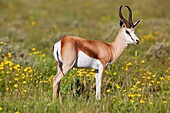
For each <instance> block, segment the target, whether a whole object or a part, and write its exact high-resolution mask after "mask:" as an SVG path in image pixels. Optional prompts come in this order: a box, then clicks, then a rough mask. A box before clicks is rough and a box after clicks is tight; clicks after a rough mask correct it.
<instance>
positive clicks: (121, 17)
mask: <svg viewBox="0 0 170 113" xmlns="http://www.w3.org/2000/svg"><path fill="white" fill-rule="evenodd" d="M119 17H120V19H122V20H123V22H124V23H125V24H126V26H127V27H128V28H130V26H131V25H130V23H129V22H128V21H127V20H126V19H125V18H124V17H123V15H122V5H121V6H120V8H119Z"/></svg>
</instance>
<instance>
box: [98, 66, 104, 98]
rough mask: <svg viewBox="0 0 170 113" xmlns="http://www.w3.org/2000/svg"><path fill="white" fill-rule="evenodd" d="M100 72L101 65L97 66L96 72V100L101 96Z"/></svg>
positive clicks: (101, 72) (101, 71)
mask: <svg viewBox="0 0 170 113" xmlns="http://www.w3.org/2000/svg"><path fill="white" fill-rule="evenodd" d="M102 74H103V66H101V67H99V71H98V73H96V100H100V97H101V85H102Z"/></svg>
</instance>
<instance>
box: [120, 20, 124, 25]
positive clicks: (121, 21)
mask: <svg viewBox="0 0 170 113" xmlns="http://www.w3.org/2000/svg"><path fill="white" fill-rule="evenodd" d="M120 27H125V23H124V21H123V20H122V19H120Z"/></svg>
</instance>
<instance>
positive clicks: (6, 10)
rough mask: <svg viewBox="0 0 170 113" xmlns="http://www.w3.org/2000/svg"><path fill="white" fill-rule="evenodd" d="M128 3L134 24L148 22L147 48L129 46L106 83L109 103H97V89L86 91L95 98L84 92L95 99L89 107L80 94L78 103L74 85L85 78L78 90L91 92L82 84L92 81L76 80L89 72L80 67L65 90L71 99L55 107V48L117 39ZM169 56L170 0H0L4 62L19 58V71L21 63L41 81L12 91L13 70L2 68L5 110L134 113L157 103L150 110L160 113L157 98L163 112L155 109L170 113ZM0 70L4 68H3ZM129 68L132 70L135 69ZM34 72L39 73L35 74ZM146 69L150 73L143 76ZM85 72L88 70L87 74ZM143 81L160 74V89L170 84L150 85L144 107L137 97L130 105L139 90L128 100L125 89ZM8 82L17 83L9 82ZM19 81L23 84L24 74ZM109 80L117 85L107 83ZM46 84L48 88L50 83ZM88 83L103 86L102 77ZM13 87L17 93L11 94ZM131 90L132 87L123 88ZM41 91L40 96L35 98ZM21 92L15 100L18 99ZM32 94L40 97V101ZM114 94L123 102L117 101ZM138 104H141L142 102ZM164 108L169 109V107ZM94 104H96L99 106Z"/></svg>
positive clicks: (144, 29) (141, 30) (142, 34)
mask: <svg viewBox="0 0 170 113" xmlns="http://www.w3.org/2000/svg"><path fill="white" fill-rule="evenodd" d="M121 5H128V6H130V7H131V9H132V11H133V21H134V22H135V21H137V20H138V19H142V22H141V23H140V24H139V25H138V26H137V27H136V35H137V36H138V37H139V39H140V40H141V42H140V44H139V45H135V46H134V45H131V46H130V47H128V48H127V50H126V52H125V53H124V55H123V56H122V57H121V58H120V59H119V60H118V61H116V62H115V64H114V65H115V67H114V65H113V66H112V67H110V68H109V69H108V70H107V71H106V72H105V74H104V75H106V76H105V77H104V82H105V85H103V87H104V88H103V93H102V94H103V95H105V98H104V100H102V101H101V103H98V102H96V101H94V100H95V99H94V98H92V97H95V88H94V87H92V88H91V87H90V88H89V87H86V88H85V90H86V91H87V92H89V91H88V90H90V93H88V94H87V92H86V91H85V92H83V93H84V94H85V95H87V96H90V97H91V98H90V99H89V100H88V101H87V100H86V99H82V98H80V100H79V99H78V100H76V99H75V98H73V97H72V96H71V97H70V92H72V89H71V87H72V85H73V84H74V81H76V80H79V82H80V83H79V85H78V86H76V87H77V89H76V90H78V91H79V89H81V88H82V87H85V86H83V85H82V80H84V79H81V77H80V78H76V77H75V78H74V79H73V78H71V77H72V76H73V75H77V76H79V75H81V74H82V72H83V71H84V70H80V71H78V72H77V70H76V69H75V70H73V71H71V72H70V73H69V75H70V76H69V78H67V77H65V78H64V79H63V81H65V82H63V84H62V86H61V87H62V88H61V89H62V93H63V95H65V98H71V99H66V100H65V102H63V105H62V104H58V102H56V103H55V105H53V104H49V103H50V102H51V97H52V82H51V80H52V77H53V76H54V75H55V74H56V71H57V69H56V62H55V61H54V58H53V56H52V47H53V44H54V43H55V42H57V41H58V40H59V39H60V37H61V36H63V35H74V36H80V37H84V38H86V39H93V40H101V41H104V42H111V41H113V40H114V37H115V36H116V34H117V32H118V30H119V27H120V26H119V16H118V11H119V7H120V6H121ZM123 15H124V16H125V17H126V18H127V17H128V11H127V9H126V8H123ZM37 54H38V55H39V56H38V57H37V56H36V55H37ZM34 55H35V56H34ZM169 55H170V3H169V0H0V63H1V64H3V62H6V59H8V58H9V59H8V60H11V61H12V62H13V65H14V64H16V66H15V67H14V68H16V67H17V68H20V69H21V70H22V71H21V72H23V73H22V74H26V73H27V71H29V72H30V73H32V74H33V78H34V79H33V80H34V81H32V80H31V81H30V79H28V80H26V82H27V83H28V84H27V86H20V85H19V86H17V85H16V84H20V82H21V81H20V80H21V79H18V80H17V79H15V80H12V79H11V81H12V85H14V86H12V85H11V84H9V83H8V82H9V80H8V79H9V78H10V77H9V75H7V74H9V73H12V71H11V70H9V69H8V68H5V69H6V70H5V69H4V70H5V72H9V73H7V74H5V76H4V74H3V73H2V72H4V70H3V68H1V69H0V70H1V74H0V88H1V89H0V97H2V98H1V99H0V100H1V101H0V112H1V111H4V112H14V111H16V112H17V111H18V112H19V111H20V112H22V111H24V110H26V111H27V112H50V110H51V112H52V111H56V112H62V110H63V112H64V111H65V112H79V113H82V112H88V110H87V109H85V108H84V107H83V106H86V108H87V107H89V106H90V107H89V109H91V110H92V111H93V112H113V111H114V110H113V107H114V108H115V110H116V111H115V112H130V111H131V110H132V111H135V110H138V108H140V109H139V110H143V107H144V106H143V105H141V106H140V105H139V103H140V104H144V103H145V101H147V100H145V99H143V97H145V98H147V99H148V101H149V104H148V106H147V108H146V109H145V110H146V111H147V110H150V111H153V110H151V109H150V105H151V104H150V103H151V102H150V100H153V101H152V103H157V104H155V106H156V107H154V106H152V108H153V109H155V111H156V110H158V111H159V112H161V111H162V109H164V110H163V111H164V112H168V110H167V106H170V103H169V100H166V99H167V98H169V99H170V97H169V96H168V94H170V93H169V89H170V87H168V85H169V81H170V78H168V77H169V76H168V75H169V72H170V71H169V70H170V67H169V65H170V57H169ZM30 56H31V57H30ZM6 57H8V58H6ZM42 57H43V58H42ZM44 57H45V59H44ZM7 64H9V65H10V64H11V62H10V63H9V62H7ZM18 64H19V65H18ZM11 65H12V64H11ZM0 66H1V67H3V66H2V65H0ZM18 66H19V67H18ZM22 66H23V67H22ZM27 66H28V67H27ZM29 66H30V67H29ZM129 67H131V68H130V69H129ZM34 69H35V70H36V72H34V71H33V70H34ZM114 70H116V71H114ZM139 70H142V71H141V72H138V71H139ZM147 70H148V71H147ZM85 71H86V72H87V70H85ZM150 71H151V72H152V74H153V75H152V74H151V72H150ZM21 72H20V74H21ZM33 72H34V73H33ZM132 72H133V73H132ZM89 73H90V72H89ZM15 74H17V73H15ZM84 74H86V73H84ZM107 75H108V76H107ZM116 75H119V76H116ZM124 75H126V76H124ZM142 75H147V76H149V77H150V76H151V75H152V77H155V76H156V79H153V80H155V83H156V81H157V80H160V81H161V80H164V79H165V81H166V82H165V81H162V82H160V83H159V81H157V82H158V84H161V86H158V87H157V86H156V85H155V87H156V88H155V87H154V88H153V87H152V88H150V86H149V85H148V86H146V87H145V89H146V90H145V91H144V92H142V93H143V95H142V96H141V97H142V99H141V100H140V98H141V97H140V95H138V96H139V98H138V99H139V100H140V101H138V99H137V100H133V98H132V95H130V96H129V98H130V101H131V103H132V105H131V104H129V103H126V102H127V100H126V99H127V95H128V93H131V92H133V91H132V90H130V89H129V92H128V91H127V93H125V97H124V96H123V97H122V94H123V93H122V91H124V90H125V89H126V88H127V89H126V90H128V88H129V87H131V85H132V84H133V83H134V84H135V83H138V82H137V80H141V82H142V80H143V78H142V77H143V76H142ZM6 76H8V77H9V78H8V77H7V78H6ZM15 76H16V77H17V78H18V75H15ZM83 76H85V75H83ZM88 76H89V75H88ZM113 76H114V77H113ZM141 76H142V77H141ZM21 77H22V76H21ZM107 77H108V78H107ZM138 77H139V78H138ZM149 77H148V78H149ZM162 77H164V78H162ZM12 78H14V77H12ZM92 78H93V77H92ZM92 78H91V79H92ZM132 78H133V79H132ZM136 78H137V79H136ZM69 79H71V80H69ZM86 79H87V78H85V80H86ZM24 80H25V78H24ZM133 80H134V81H133ZM135 80H136V82H135ZM2 81H3V82H2ZM43 81H44V82H43ZM107 81H109V82H108V83H107ZM22 82H24V81H22ZM124 82H125V83H127V84H126V85H125V86H124V85H122V84H123V83H124ZM143 82H146V83H147V82H148V81H147V80H143ZM152 82H153V81H152ZM167 82H168V83H167ZM41 83H44V84H43V85H42V84H41ZM46 83H47V84H46ZM87 83H88V84H89V85H87V86H95V80H94V78H93V79H92V80H91V81H88V82H87ZM111 83H112V84H113V85H112V86H111V85H108V84H111ZM148 83H149V82H148ZM24 84H25V82H24ZM35 84H36V85H35ZM37 84H38V86H39V87H38V86H37ZM40 84H41V85H40ZM128 84H129V85H128ZM130 84H131V85H130ZM34 85H35V86H34ZM74 85H75V84H74ZM8 86H9V87H11V90H10V91H11V92H10V91H9V89H10V88H9V89H8ZM24 87H26V88H27V89H25V90H24V92H25V93H26V92H29V93H28V94H25V95H24V96H23V93H21V94H20V93H18V92H13V91H14V90H16V89H17V88H21V89H22V90H23V89H24ZM120 87H121V88H120ZM124 87H125V89H124V90H123V88H124ZM140 87H141V89H142V88H143V86H140ZM69 88H70V89H69ZM109 88H110V89H109ZM115 88H117V90H115ZM147 88H148V89H147ZM13 89H14V90H13ZM34 89H35V90H34ZM118 89H120V90H118ZM150 90H152V91H153V92H154V91H155V92H156V93H157V97H158V98H156V97H154V96H152V95H150ZM91 91H92V92H91ZM147 91H148V92H147ZM34 92H36V93H35V94H34ZM109 92H112V93H109ZM153 92H152V93H153ZM142 93H141V94H142ZM14 94H15V98H11V97H13V95H14ZM17 95H19V96H17ZM32 95H34V98H33V97H32ZM40 95H42V96H40ZM114 95H115V97H116V98H117V99H115V97H114ZM146 95H147V96H146ZM112 96H113V98H114V99H115V101H113V100H112V99H108V98H112ZM103 97H104V96H103ZM72 98H73V99H72ZM76 98H77V97H76ZM88 98H89V97H88ZM159 98H161V101H162V103H161V102H160V101H159ZM123 99H125V100H123ZM133 101H137V102H136V103H135V102H133ZM70 102H71V104H70ZM105 103H107V104H105ZM122 103H124V104H123V105H125V106H123V105H122ZM164 104H166V105H167V106H164ZM22 105H25V106H22ZM93 105H94V106H95V107H94V108H93ZM66 106H67V107H66ZM122 106H123V107H122ZM162 106H163V107H162ZM36 107H37V108H39V110H38V109H37V108H36ZM104 108H106V109H104ZM119 108H120V109H119ZM169 108H170V107H169ZM47 109H50V110H49V111H48V110H47ZM158 111H157V112H158Z"/></svg>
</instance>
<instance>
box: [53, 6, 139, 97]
mask: <svg viewBox="0 0 170 113" xmlns="http://www.w3.org/2000/svg"><path fill="white" fill-rule="evenodd" d="M125 7H127V9H128V11H129V18H128V21H127V20H126V19H125V18H124V17H123V16H122V11H121V9H122V6H120V8H119V17H120V30H119V32H118V34H117V36H116V38H115V40H114V41H113V42H112V43H104V42H101V41H98V40H87V39H84V38H80V37H76V36H64V37H62V38H61V40H59V41H58V42H57V43H55V44H54V47H53V55H54V58H55V60H56V61H57V62H58V63H57V66H58V72H57V74H56V75H55V76H54V78H53V100H55V98H56V93H57V95H58V96H59V98H60V97H61V96H60V80H61V78H62V77H63V76H64V75H65V74H66V73H67V72H68V71H69V70H70V69H72V67H77V68H78V67H80V68H87V67H88V68H94V69H95V70H96V100H100V96H101V84H102V74H103V71H104V70H105V68H106V67H107V66H108V65H110V64H112V63H113V62H115V60H116V59H118V58H119V57H120V56H121V55H122V53H123V52H124V50H125V48H126V47H127V46H128V44H138V43H139V41H140V40H139V38H138V37H137V36H136V35H135V33H134V27H135V26H136V25H138V24H139V23H140V22H141V20H140V19H139V20H138V21H137V22H136V23H135V24H133V21H132V11H131V9H130V8H129V7H128V6H125Z"/></svg>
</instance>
